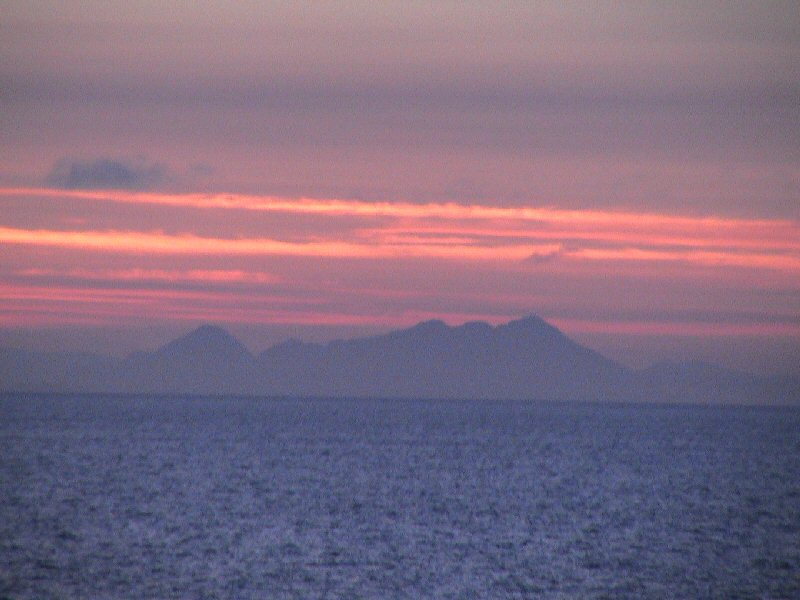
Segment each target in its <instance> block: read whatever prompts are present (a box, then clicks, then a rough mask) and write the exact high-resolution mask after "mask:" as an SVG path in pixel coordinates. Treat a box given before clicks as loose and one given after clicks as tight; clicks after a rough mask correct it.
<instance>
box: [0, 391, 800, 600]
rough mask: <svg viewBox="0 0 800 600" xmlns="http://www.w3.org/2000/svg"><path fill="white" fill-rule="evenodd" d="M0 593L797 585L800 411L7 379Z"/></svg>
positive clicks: (606, 592)
mask: <svg viewBox="0 0 800 600" xmlns="http://www.w3.org/2000/svg"><path fill="white" fill-rule="evenodd" d="M0 597H5V598H303V599H313V598H800V411H799V410H797V409H789V408H708V407H688V406H623V405H586V404H582V405H570V404H562V403H552V404H550V403H525V402H504V403H496V402H475V401H470V402H454V401H449V402H422V401H414V402H412V401H378V400H289V399H287V400H258V399H238V398H219V399H209V398H150V397H127V398H120V397H57V396H50V397H37V396H5V397H2V398H0Z"/></svg>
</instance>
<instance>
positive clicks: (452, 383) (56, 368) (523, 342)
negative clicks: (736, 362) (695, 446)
mask: <svg viewBox="0 0 800 600" xmlns="http://www.w3.org/2000/svg"><path fill="white" fill-rule="evenodd" d="M0 391H37V392H40V391H41V392H121V393H155V394H214V395H230V394H247V395H261V396H275V395H281V396H318V397H326V396H327V397H374V398H431V399H433V398H463V399H470V398H475V399H486V400H492V399H545V400H547V399H550V400H589V401H594V400H601V401H603V400H605V401H641V402H700V403H738V404H741V403H800V380H798V378H797V377H757V376H753V375H750V374H746V373H741V372H737V371H730V370H726V369H722V368H720V367H717V366H714V365H708V364H705V363H662V364H658V365H654V366H652V367H650V368H648V369H644V370H641V371H634V370H632V369H629V368H627V367H625V366H623V365H620V364H618V363H616V362H614V361H612V360H610V359H608V358H606V357H605V356H603V355H601V354H599V353H598V352H595V351H594V350H591V349H589V348H586V347H585V346H582V345H580V344H578V343H577V342H575V341H574V340H572V339H570V338H569V337H567V336H566V335H564V334H563V333H562V332H561V331H559V330H558V329H557V328H556V327H553V326H552V325H551V324H549V323H547V322H546V321H544V320H543V319H541V318H539V317H536V316H528V317H525V318H522V319H518V320H514V321H511V322H509V323H505V324H502V325H497V326H492V325H489V324H487V323H483V322H469V323H465V324H463V325H460V326H456V327H451V326H449V325H447V324H446V323H444V322H443V321H440V320H431V321H424V322H422V323H419V324H417V325H415V326H413V327H410V328H407V329H399V330H396V331H391V332H389V333H386V334H383V335H376V336H372V337H365V338H356V339H350V340H336V341H332V342H329V343H327V344H314V343H306V342H302V341H298V340H288V341H286V342H283V343H280V344H277V345H275V346H272V347H271V348H268V349H267V350H265V351H264V352H262V353H261V354H259V355H258V356H253V355H252V354H251V353H250V352H249V351H248V350H247V348H245V347H244V346H243V345H242V344H241V342H239V341H238V340H237V339H236V338H235V337H233V336H232V335H231V334H230V333H228V332H227V331H226V330H224V329H222V328H220V327H217V326H213V325H203V326H201V327H198V328H197V329H195V330H193V331H191V332H189V333H187V334H186V335H184V336H182V337H180V338H178V339H176V340H173V341H171V342H169V343H167V344H165V345H164V346H162V347H160V348H158V349H156V350H154V351H152V352H137V353H134V354H132V355H130V356H128V357H127V358H124V359H115V358H111V357H102V356H96V355H90V354H77V353H75V354H72V353H37V352H26V351H22V350H13V349H0Z"/></svg>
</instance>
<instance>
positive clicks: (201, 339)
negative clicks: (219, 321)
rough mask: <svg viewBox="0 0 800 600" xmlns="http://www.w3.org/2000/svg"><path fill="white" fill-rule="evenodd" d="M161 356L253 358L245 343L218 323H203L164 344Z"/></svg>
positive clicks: (159, 351)
mask: <svg viewBox="0 0 800 600" xmlns="http://www.w3.org/2000/svg"><path fill="white" fill-rule="evenodd" d="M156 354H157V355H159V356H192V357H195V358H198V359H200V358H203V357H215V356H216V357H220V358H225V359H229V360H230V359H244V358H252V355H251V354H250V352H249V351H248V350H247V348H245V347H244V345H243V344H242V343H241V342H240V341H239V340H237V339H236V338H235V337H234V336H233V335H231V334H230V333H229V332H228V331H227V330H225V329H223V328H222V327H219V326H217V325H201V326H200V327H198V328H197V329H194V330H192V331H190V332H189V333H187V334H186V335H184V336H182V337H179V338H178V339H176V340H173V341H171V342H169V343H168V344H166V345H165V346H162V347H161V348H160V349H159V350H157V351H156Z"/></svg>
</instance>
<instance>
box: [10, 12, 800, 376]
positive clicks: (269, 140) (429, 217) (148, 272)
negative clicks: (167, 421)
mask: <svg viewBox="0 0 800 600" xmlns="http://www.w3.org/2000/svg"><path fill="white" fill-rule="evenodd" d="M166 6H168V8H165V4H164V3H162V2H150V1H147V2H144V1H142V2H124V3H117V2H107V1H106V2H99V1H98V2H94V1H86V2H80V3H73V2H69V3H61V2H33V1H30V0H28V1H25V2H17V1H13V0H12V1H6V2H3V3H2V4H0V346H12V347H21V348H30V349H48V350H52V349H64V350H86V351H91V352H111V353H114V354H117V355H120V354H125V353H127V352H131V351H133V350H137V349H150V348H153V347H155V346H158V345H160V344H162V343H164V342H166V341H168V340H169V339H171V338H173V337H175V336H177V335H180V334H182V333H185V332H186V331H188V330H189V329H191V328H193V327H195V326H197V325H199V324H202V323H216V324H219V325H222V326H224V327H226V328H227V329H229V330H230V331H231V332H233V333H234V334H236V335H237V336H238V337H240V339H242V341H244V342H245V343H246V344H247V345H248V346H249V347H250V348H251V349H253V350H254V351H260V350H262V349H264V348H266V347H267V346H269V345H272V344H274V343H277V342H280V341H283V340H285V339H287V338H288V337H299V338H301V339H305V340H314V341H325V340H329V339H333V338H336V337H350V336H354V335H362V334H371V333H379V332H384V331H388V330H390V329H393V328H398V327H406V326H410V325H413V324H415V323H416V322H418V321H420V320H424V319H430V318H441V319H443V320H445V321H446V322H448V323H450V324H453V325H455V324H461V323H463V322H465V321H469V320H485V321H489V322H491V323H501V322H505V321H508V320H509V319H512V318H517V317H520V316H524V315H527V314H531V313H535V314H538V315H540V316H542V317H543V318H545V319H547V320H548V321H550V322H552V323H553V324H555V325H557V326H558V327H560V328H561V329H562V330H563V331H564V332H565V333H566V334H568V335H570V336H571V337H573V338H574V339H577V340H578V341H581V342H582V343H585V344H587V345H589V346H590V347H592V348H595V349H597V350H599V351H601V352H603V353H605V354H606V355H608V356H609V357H611V358H614V359H617V360H620V361H622V362H623V363H625V364H628V365H631V366H635V367H643V366H647V365H648V364H650V363H652V362H655V361H659V360H695V359H696V360H709V361H713V362H716V363H719V364H722V365H725V366H730V367H735V368H743V369H747V370H750V371H754V372H759V373H762V372H764V373H766V372H770V373H775V372H790V373H795V374H800V10H798V9H797V5H796V3H795V2H769V1H761V2H713V1H708V2H701V3H698V2H686V3H683V2H670V3H663V2H630V3H604V2H592V3H585V2H579V3H574V4H573V3H565V2H536V3H533V2H505V3H496V2H466V3H461V2H444V1H443V2H436V3H429V2H413V1H403V2H399V1H398V2H394V1H391V2H380V3H378V2H356V1H352V2H339V3H327V2H314V3H271V2H255V1H253V2H249V1H247V2H235V3H230V2H202V3H183V2H181V3H178V2H176V3H169V4H167V5H166Z"/></svg>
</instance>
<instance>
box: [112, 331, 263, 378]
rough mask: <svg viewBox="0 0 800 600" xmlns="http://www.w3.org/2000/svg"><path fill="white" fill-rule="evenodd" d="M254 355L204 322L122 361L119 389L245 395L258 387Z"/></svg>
mask: <svg viewBox="0 0 800 600" xmlns="http://www.w3.org/2000/svg"><path fill="white" fill-rule="evenodd" d="M255 379H256V372H255V364H254V361H253V356H252V355H251V354H250V352H249V351H248V350H247V348H245V347H244V346H243V345H242V343H241V342H239V340H237V339H236V338H235V337H233V336H232V335H231V334H230V333H228V332H227V331H225V330H224V329H222V328H221V327H216V326H213V325H203V326H201V327H198V328H197V329H195V330H194V331H191V332H190V333H187V334H186V335H184V336H183V337H180V338H178V339H176V340H173V341H171V342H169V343H168V344H166V345H164V346H162V347H161V348H159V349H158V350H156V351H155V352H149V353H148V352H138V353H135V354H133V355H131V356H129V357H128V358H127V359H125V361H124V363H123V365H122V370H121V373H120V377H119V380H120V381H119V387H120V388H122V389H123V390H124V391H126V392H139V391H146V392H156V393H175V394H187V393H192V394H247V393H255V392H257V391H258V388H257V386H255V385H254V383H255Z"/></svg>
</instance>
